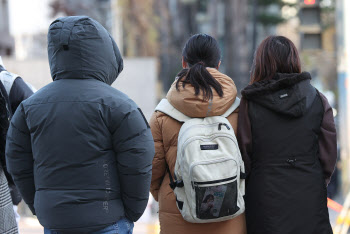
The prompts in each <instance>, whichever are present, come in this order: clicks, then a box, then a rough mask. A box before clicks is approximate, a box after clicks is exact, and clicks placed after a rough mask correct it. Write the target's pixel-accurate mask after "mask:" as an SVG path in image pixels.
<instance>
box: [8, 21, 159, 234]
mask: <svg viewBox="0 0 350 234" xmlns="http://www.w3.org/2000/svg"><path fill="white" fill-rule="evenodd" d="M48 57H49V62H50V69H51V76H52V79H53V80H54V82H52V83H50V84H49V85H47V86H45V87H43V88H42V89H40V90H39V91H38V92H36V93H35V94H34V95H33V96H31V97H30V98H29V99H27V100H25V101H24V102H22V103H21V105H20V106H19V107H18V109H17V111H16V113H15V114H14V116H13V118H12V121H11V124H10V128H9V131H8V136H7V144H6V160H7V167H8V171H9V172H10V174H11V175H12V177H13V179H14V181H15V184H16V185H17V186H18V188H19V190H20V192H21V194H22V196H23V199H24V201H25V202H26V203H27V204H28V206H29V207H30V209H31V210H32V212H33V214H36V215H37V217H38V219H39V221H40V223H41V224H42V225H43V226H44V227H45V233H51V231H57V232H58V233H91V232H94V231H98V232H100V231H99V230H103V229H105V228H109V227H110V228H117V229H118V228H119V229H120V227H118V225H119V221H120V220H123V226H125V225H126V226H127V227H128V229H129V230H128V231H129V232H130V231H131V230H132V222H135V221H137V220H138V219H139V218H140V216H141V215H142V213H143V212H144V209H145V208H146V205H147V202H148V197H149V188H150V182H151V173H152V172H151V167H152V159H153V156H154V143H153V138H152V134H151V131H150V128H149V125H148V123H147V121H146V119H145V117H144V115H143V114H142V111H141V109H140V108H138V106H137V105H136V104H135V103H134V102H133V101H132V100H131V99H130V98H128V97H127V96H126V95H125V94H123V93H122V92H120V91H118V90H116V89H114V88H112V87H111V86H110V85H111V84H112V83H113V82H114V81H115V80H116V78H117V76H118V75H119V73H120V72H121V71H122V69H123V60H122V57H121V55H120V52H119V50H118V47H117V45H116V43H115V42H114V40H113V39H112V37H111V36H110V35H109V33H108V32H107V30H106V29H105V28H103V27H102V26H101V25H100V24H99V23H98V22H96V21H95V20H93V19H91V18H89V17H86V16H71V17H62V18H59V19H57V20H55V21H54V22H53V23H52V24H51V25H50V28H49V32H48Z"/></svg>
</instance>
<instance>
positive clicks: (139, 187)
mask: <svg viewBox="0 0 350 234" xmlns="http://www.w3.org/2000/svg"><path fill="white" fill-rule="evenodd" d="M111 118H112V121H113V120H114V121H115V122H114V126H113V130H112V138H113V147H114V151H115V152H116V160H117V167H118V173H119V181H120V187H121V192H122V201H123V204H124V208H125V215H126V217H127V218H128V219H130V220H131V221H137V220H138V219H139V218H140V217H141V215H142V214H143V212H144V210H145V208H146V206H147V203H148V198H149V189H150V183H151V176H152V159H153V156H154V143H153V138H152V134H151V130H150V127H149V125H148V122H147V120H146V119H145V117H144V115H143V113H142V111H141V109H139V108H137V106H136V104H135V103H134V102H133V101H131V100H128V101H126V102H125V103H124V104H122V106H120V107H118V108H114V109H111Z"/></svg>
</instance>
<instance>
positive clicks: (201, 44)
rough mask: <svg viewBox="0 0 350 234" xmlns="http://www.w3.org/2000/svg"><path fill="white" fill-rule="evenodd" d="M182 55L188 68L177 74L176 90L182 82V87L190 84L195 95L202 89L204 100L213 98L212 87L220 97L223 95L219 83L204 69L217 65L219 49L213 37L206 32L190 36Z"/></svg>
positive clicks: (219, 55)
mask: <svg viewBox="0 0 350 234" xmlns="http://www.w3.org/2000/svg"><path fill="white" fill-rule="evenodd" d="M182 56H183V59H184V61H185V62H187V64H188V66H189V68H186V69H183V70H182V71H180V72H179V74H177V77H178V80H177V82H176V89H177V90H178V91H179V83H180V82H182V87H183V88H184V87H185V85H186V84H191V85H192V86H193V87H194V90H195V95H196V96H197V95H199V93H200V91H202V93H203V98H204V100H210V99H212V98H213V91H212V88H213V89H214V90H215V91H216V92H217V93H218V95H219V96H220V97H222V96H223V95H224V92H223V91H222V87H221V84H220V83H219V82H218V81H217V80H215V79H214V77H213V76H212V75H211V74H210V73H209V72H208V70H207V69H206V67H217V66H218V65H219V62H220V57H221V54H220V49H219V45H218V43H217V41H216V40H215V39H214V38H212V37H211V36H209V35H206V34H196V35H194V36H192V37H191V38H190V39H189V40H188V41H187V43H186V45H185V47H184V49H183V50H182Z"/></svg>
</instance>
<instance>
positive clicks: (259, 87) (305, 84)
mask: <svg viewBox="0 0 350 234" xmlns="http://www.w3.org/2000/svg"><path fill="white" fill-rule="evenodd" d="M310 80H311V76H310V74H309V73H307V72H303V73H289V74H281V73H278V74H276V76H275V77H274V78H273V79H271V80H262V81H259V82H255V83H253V84H251V85H248V86H247V87H246V88H245V89H244V90H243V91H242V96H243V97H244V98H246V99H248V100H250V101H253V102H256V103H258V104H260V105H262V106H264V107H266V108H268V109H270V110H273V111H275V112H277V113H281V114H285V115H289V116H292V117H300V116H302V115H304V113H305V112H306V111H307V110H308V109H309V107H310V106H311V104H312V103H313V101H314V99H315V97H316V93H317V91H316V89H315V88H314V87H313V86H312V85H311V84H310Z"/></svg>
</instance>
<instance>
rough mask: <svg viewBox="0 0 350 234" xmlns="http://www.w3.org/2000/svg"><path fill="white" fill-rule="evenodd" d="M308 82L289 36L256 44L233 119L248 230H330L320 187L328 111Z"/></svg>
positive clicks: (326, 168)
mask: <svg viewBox="0 0 350 234" xmlns="http://www.w3.org/2000/svg"><path fill="white" fill-rule="evenodd" d="M310 80H311V76H310V74H309V73H307V72H301V66H300V59H299V55H298V51H297V49H296V48H295V46H294V44H293V43H292V42H291V41H290V40H289V39H287V38H285V37H281V36H270V37H268V38H266V39H265V40H264V41H263V42H262V43H261V45H260V46H259V48H258V49H257V52H256V56H255V60H254V64H253V68H252V73H251V84H250V85H249V86H247V87H246V88H245V89H244V90H243V91H242V96H243V98H242V101H241V105H240V111H239V118H238V136H237V138H238V142H239V145H240V149H241V152H242V158H243V160H244V162H245V166H246V172H247V173H248V178H247V184H246V185H247V187H246V218H247V229H248V233H259V234H264V233H266V234H282V233H283V234H288V233H291V234H313V233H314V234H328V233H332V228H331V225H330V221H329V214H328V209H327V184H328V183H329V180H330V178H331V175H332V173H333V170H334V167H335V163H336V158H337V143H336V130H335V125H334V119H333V113H332V108H331V107H330V105H329V103H328V101H327V99H326V97H325V96H324V95H323V94H322V93H320V92H319V91H318V90H316V89H315V88H314V87H313V86H312V85H311V84H310Z"/></svg>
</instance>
